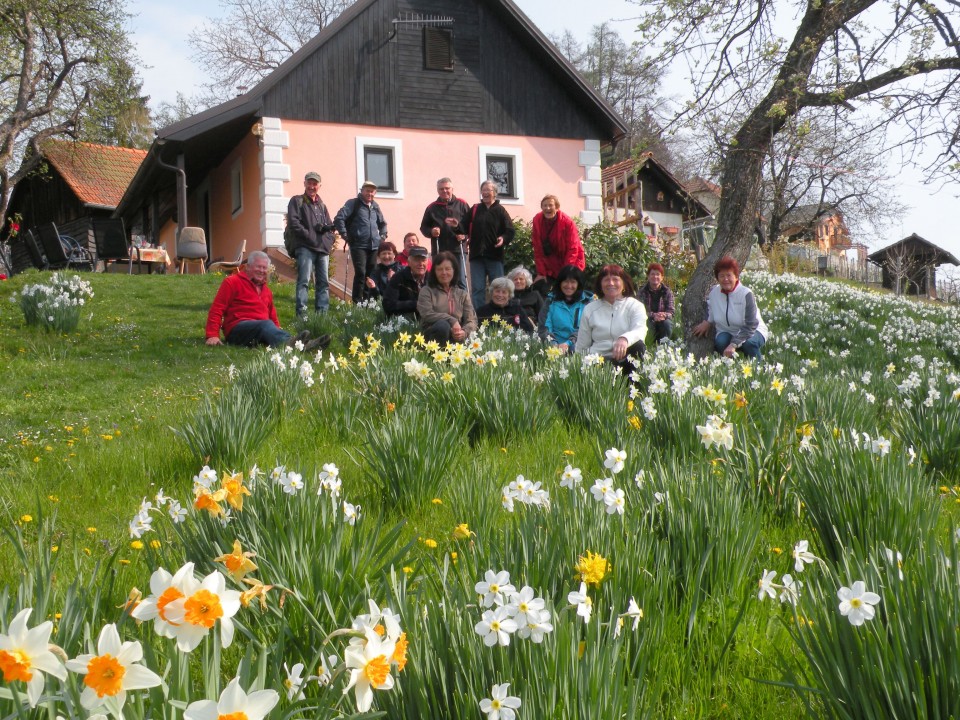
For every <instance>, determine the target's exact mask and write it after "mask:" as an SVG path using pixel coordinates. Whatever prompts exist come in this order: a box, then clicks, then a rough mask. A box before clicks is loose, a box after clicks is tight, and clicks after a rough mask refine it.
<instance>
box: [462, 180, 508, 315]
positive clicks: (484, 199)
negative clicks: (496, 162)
mask: <svg viewBox="0 0 960 720" xmlns="http://www.w3.org/2000/svg"><path fill="white" fill-rule="evenodd" d="M480 200H481V202H478V203H477V204H476V205H474V206H473V209H472V210H471V211H470V225H469V230H470V232H469V235H470V288H471V291H472V292H471V294H472V300H473V306H474V307H480V306H481V305H483V303H484V301H486V299H487V280H488V279H489V280H496V279H497V278H500V277H503V251H504V250H505V249H506V247H507V245H509V244H510V241H511V240H513V235H514V228H513V221H512V220H511V219H510V215H508V214H507V211H506V210H504V209H503V206H501V205H500V201H499V200H497V184H496V183H495V182H493V181H492V180H486V181H485V182H484V183H483V184H482V185H480Z"/></svg>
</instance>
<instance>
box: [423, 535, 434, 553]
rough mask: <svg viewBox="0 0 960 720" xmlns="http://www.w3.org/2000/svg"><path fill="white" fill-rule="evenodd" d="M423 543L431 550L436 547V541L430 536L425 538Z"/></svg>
mask: <svg viewBox="0 0 960 720" xmlns="http://www.w3.org/2000/svg"><path fill="white" fill-rule="evenodd" d="M423 544H424V545H426V546H427V547H428V548H430V549H431V550H433V549H434V548H436V547H437V541H436V540H434V539H432V538H427V539H426V540H424V541H423Z"/></svg>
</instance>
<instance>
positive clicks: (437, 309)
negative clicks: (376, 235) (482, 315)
mask: <svg viewBox="0 0 960 720" xmlns="http://www.w3.org/2000/svg"><path fill="white" fill-rule="evenodd" d="M459 273H460V266H459V264H458V263H457V258H456V257H455V256H454V255H453V253H451V252H447V251H443V252H441V253H439V254H438V255H436V256H434V258H433V267H432V268H430V272H429V273H427V284H426V286H425V287H424V288H423V289H422V290H421V291H420V296H419V297H418V298H417V313H418V314H419V315H420V327H421V329H422V330H423V335H424V337H425V338H426V339H427V340H436V341H437V342H449V341H451V340H452V341H453V342H463V341H464V340H465V339H466V338H467V336H468V335H470V334H471V333H472V332H473V331H474V330H476V329H477V315H476V313H474V311H473V303H471V302H470V293H468V292H467V291H466V290H465V289H464V288H461V287H457V285H456V282H457V278H458V277H459V276H460V275H459Z"/></svg>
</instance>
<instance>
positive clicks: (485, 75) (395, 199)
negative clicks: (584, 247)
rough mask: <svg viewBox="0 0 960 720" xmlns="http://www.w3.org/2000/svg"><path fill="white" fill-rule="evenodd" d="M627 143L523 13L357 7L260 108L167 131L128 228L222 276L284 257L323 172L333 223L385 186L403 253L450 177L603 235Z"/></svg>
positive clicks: (251, 104) (390, 2)
mask: <svg viewBox="0 0 960 720" xmlns="http://www.w3.org/2000/svg"><path fill="white" fill-rule="evenodd" d="M625 133H626V125H625V123H624V121H623V120H622V119H621V118H620V117H619V116H618V115H617V113H616V112H615V111H614V110H613V108H612V107H611V106H610V105H609V104H608V103H607V102H606V101H605V100H604V99H603V98H602V97H601V96H599V95H598V94H597V93H596V92H595V91H594V89H593V88H592V87H591V86H590V85H589V83H587V82H586V81H585V80H584V79H583V77H581V76H580V75H579V73H577V71H576V70H575V69H574V68H573V66H572V65H570V63H569V62H568V61H567V60H566V59H565V58H564V57H563V56H562V55H561V54H560V52H559V51H558V50H557V49H556V48H555V47H554V46H553V44H552V43H551V42H550V41H549V40H548V39H547V38H546V37H545V36H544V35H543V33H542V32H540V30H539V29H538V28H537V27H536V26H535V25H534V24H533V23H532V22H531V21H530V19H529V18H528V17H526V15H524V14H523V12H522V11H521V10H520V9H519V8H518V7H517V6H516V5H515V4H514V3H513V2H511V0H464V1H463V2H459V3H448V2H443V1H442V0H357V2H355V3H354V4H353V5H351V6H350V7H349V8H347V9H346V10H345V11H344V12H343V13H342V14H341V15H340V16H339V17H337V18H336V19H335V20H334V21H333V22H332V23H331V24H330V25H328V26H327V27H325V28H324V29H323V30H321V31H320V33H319V34H318V35H317V36H316V37H314V38H313V39H312V40H311V41H310V42H308V43H307V44H306V45H305V46H304V47H303V48H301V49H300V50H298V51H297V52H296V53H294V54H293V55H292V56H291V57H290V58H289V59H288V60H287V61H286V62H284V63H283V64H282V65H281V66H280V67H279V68H277V70H275V71H274V72H273V73H271V74H270V75H269V76H267V77H266V78H265V79H264V80H263V81H261V82H260V83H259V84H258V85H256V86H255V87H254V88H252V89H251V90H249V91H248V92H245V93H244V94H242V95H240V96H238V97H236V98H234V99H233V100H230V101H229V102H226V103H224V104H222V105H218V106H216V107H214V108H211V109H209V110H206V111H204V112H202V113H199V114H197V115H194V116H192V117H189V118H187V119H185V120H183V121H181V122H178V123H176V124H174V125H171V126H169V127H166V128H163V129H162V130H160V131H159V133H158V136H157V139H156V141H155V143H154V145H153V147H152V148H151V149H150V152H149V155H148V156H147V159H146V161H145V162H144V164H143V166H142V167H141V168H140V170H139V172H138V173H137V175H136V177H135V178H134V179H133V181H132V182H131V184H130V187H129V189H128V190H127V193H126V195H125V196H124V198H123V200H122V202H121V204H120V207H119V209H118V214H119V215H121V216H122V217H123V218H124V220H125V221H126V223H127V226H128V227H133V228H137V229H138V230H139V232H141V233H142V234H144V235H145V236H146V237H147V238H148V239H149V240H150V241H152V242H158V243H161V244H164V245H165V246H166V248H167V250H168V252H171V253H172V252H173V251H174V250H175V242H176V235H177V233H178V228H180V227H183V226H184V225H190V226H196V227H201V228H203V230H204V232H205V235H206V238H207V242H208V245H209V255H210V258H211V259H213V260H216V259H218V258H233V257H234V256H235V255H236V253H237V251H238V249H239V247H240V245H241V243H242V241H243V240H246V241H247V244H246V247H247V249H248V250H253V249H267V250H268V251H269V252H271V254H273V255H274V256H275V257H276V255H275V253H274V252H273V251H274V250H275V249H277V248H279V247H281V246H282V235H283V228H284V222H285V212H286V209H287V203H288V201H289V199H290V198H291V197H292V196H293V195H297V194H299V193H302V192H303V178H304V175H305V174H306V173H307V172H309V171H315V172H317V173H319V174H320V176H321V177H322V186H321V188H320V197H321V198H322V200H323V201H324V202H325V203H326V205H327V206H328V208H329V209H330V211H331V213H335V212H336V211H337V210H338V209H339V208H340V207H342V205H343V204H344V203H345V202H346V201H347V200H348V199H350V198H352V197H356V195H357V190H358V188H359V186H360V184H361V183H362V182H364V181H365V180H368V179H369V180H372V181H373V182H375V183H377V185H378V186H379V191H378V194H377V201H378V203H379V204H380V207H381V208H382V210H383V214H384V216H385V219H386V221H387V224H388V228H389V232H390V238H391V240H393V241H395V242H400V241H401V239H402V238H403V235H404V234H405V233H406V232H409V231H416V230H417V229H418V228H419V226H420V221H421V218H422V216H423V211H424V208H425V207H426V206H427V204H428V203H430V202H432V201H434V200H435V199H436V196H437V193H436V181H437V180H438V179H439V178H441V177H450V178H451V179H452V181H453V185H454V193H455V194H456V195H457V196H458V197H460V198H462V199H464V200H466V201H467V202H469V203H471V204H472V203H475V202H478V201H479V187H480V183H481V182H482V181H483V180H486V179H487V178H493V179H495V180H496V182H497V183H498V185H499V188H500V192H499V199H500V202H501V204H502V205H503V206H504V208H505V209H506V210H507V211H508V212H509V213H510V214H511V216H513V217H520V218H524V219H526V220H530V219H532V217H533V215H534V214H536V213H537V212H539V209H540V200H541V198H542V197H543V196H544V195H546V194H548V193H550V194H554V195H557V196H558V197H559V198H560V200H561V203H562V206H563V209H564V211H565V212H567V213H568V214H570V215H572V216H574V217H577V216H579V217H581V218H582V219H583V220H584V221H586V222H595V221H597V220H599V219H600V216H601V212H602V204H601V186H600V148H601V146H602V145H609V144H612V143H614V142H616V141H617V140H618V139H619V138H621V137H623V136H624V135H625ZM178 186H179V187H178ZM337 257H338V258H339V257H342V256H340V255H339V254H338V255H337ZM338 262H339V261H338ZM345 264H347V263H346V262H345V261H344V262H343V263H342V264H341V267H342V266H343V265H345ZM335 277H336V279H337V280H338V281H339V280H340V278H341V277H342V276H341V275H340V273H339V272H338V273H337V274H336V276H335Z"/></svg>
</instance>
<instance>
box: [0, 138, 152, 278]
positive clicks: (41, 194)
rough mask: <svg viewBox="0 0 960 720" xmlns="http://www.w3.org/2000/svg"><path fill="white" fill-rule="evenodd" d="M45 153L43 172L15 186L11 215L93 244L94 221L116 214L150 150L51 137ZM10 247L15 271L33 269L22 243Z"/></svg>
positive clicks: (24, 223) (24, 222)
mask: <svg viewBox="0 0 960 720" xmlns="http://www.w3.org/2000/svg"><path fill="white" fill-rule="evenodd" d="M41 154H42V156H43V161H42V163H41V166H40V170H38V171H37V172H35V173H31V174H30V175H28V176H27V177H25V178H23V179H22V180H21V181H20V182H18V183H17V184H16V185H15V186H14V188H13V192H12V193H11V195H10V204H9V206H8V208H7V215H8V216H10V217H13V216H14V215H17V214H19V215H20V216H21V218H22V221H21V223H20V225H21V230H31V229H35V228H37V227H39V226H41V225H43V224H45V223H50V222H53V223H56V224H57V229H58V230H60V232H61V234H63V235H70V236H71V237H73V238H76V239H83V238H86V239H87V241H88V245H89V246H90V247H93V230H92V221H93V219H94V218H109V217H111V215H112V214H113V212H114V210H115V209H116V207H117V205H118V204H119V202H120V198H122V197H123V193H124V192H125V191H126V189H127V186H128V185H129V184H130V181H131V179H133V176H134V175H136V173H137V169H138V168H139V167H140V163H141V162H143V159H144V157H146V154H147V152H146V150H135V149H133V148H124V147H115V146H112V145H94V144H92V143H85V142H76V141H73V140H47V141H46V142H45V143H43V144H42V145H41ZM10 249H11V255H12V261H13V268H12V269H13V271H14V272H19V271H21V270H23V269H25V268H27V267H30V265H31V264H30V260H29V257H28V255H27V253H26V250H25V249H24V248H23V246H22V243H20V242H19V241H17V240H16V239H14V240H13V241H12V242H11V245H10Z"/></svg>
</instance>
